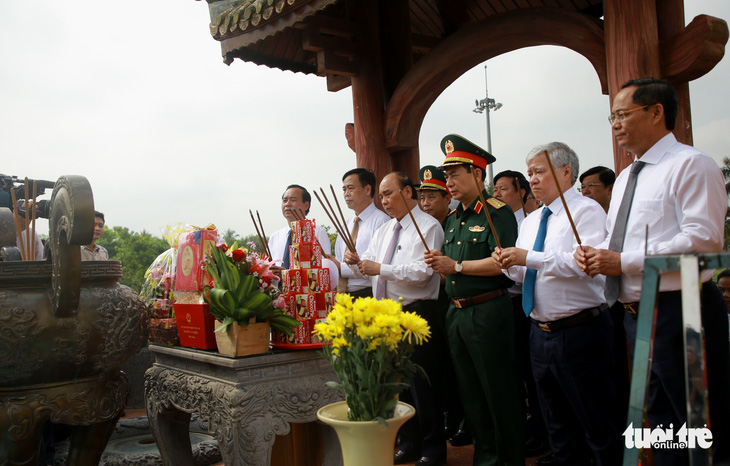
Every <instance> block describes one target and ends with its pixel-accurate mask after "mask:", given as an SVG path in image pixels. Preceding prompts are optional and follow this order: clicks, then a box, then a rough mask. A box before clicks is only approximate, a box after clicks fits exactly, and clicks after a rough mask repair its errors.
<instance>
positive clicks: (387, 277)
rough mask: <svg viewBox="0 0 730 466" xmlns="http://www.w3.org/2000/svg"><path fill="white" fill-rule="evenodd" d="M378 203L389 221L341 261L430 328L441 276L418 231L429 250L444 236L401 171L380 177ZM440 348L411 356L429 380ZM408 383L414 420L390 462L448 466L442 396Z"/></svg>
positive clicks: (432, 345)
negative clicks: (361, 248)
mask: <svg viewBox="0 0 730 466" xmlns="http://www.w3.org/2000/svg"><path fill="white" fill-rule="evenodd" d="M400 193H402V195H403V197H401V194H400ZM404 198H405V199H404ZM380 200H381V202H382V205H383V209H385V212H386V213H387V214H388V215H389V216H390V217H391V220H389V221H388V222H387V223H385V224H384V225H383V226H381V227H380V228H378V230H377V231H376V232H375V234H374V235H373V238H372V240H371V241H370V245H369V246H368V249H367V251H365V253H363V254H362V256H358V255H357V254H354V253H353V252H352V251H347V252H345V256H344V260H345V262H346V263H347V264H348V265H349V266H350V268H351V270H352V271H353V273H354V274H355V275H357V276H358V277H363V278H364V277H369V278H370V280H371V283H372V287H373V294H374V296H375V297H376V298H378V299H380V298H383V297H384V298H388V299H393V300H396V301H397V300H398V299H399V298H403V308H404V310H406V311H412V312H416V313H417V314H418V315H420V316H421V317H423V318H424V319H426V321H427V322H428V323H429V325H430V326H431V327H434V325H435V322H436V313H437V312H438V307H437V304H436V299H437V298H438V294H439V281H440V276H439V274H437V273H434V272H433V270H432V269H431V268H429V267H428V266H427V265H426V262H425V261H424V253H425V252H426V248H425V247H424V245H423V242H422V241H421V236H420V235H419V234H418V229H420V232H421V234H422V235H423V238H424V240H425V242H426V244H427V245H428V249H429V250H431V249H438V248H440V247H441V244H442V243H443V240H444V232H443V230H442V229H441V225H440V224H439V223H438V221H436V219H434V218H433V217H432V216H430V215H428V214H426V213H424V212H423V211H421V209H420V208H419V207H418V202H417V201H416V190H415V187H414V186H413V183H412V182H411V180H410V178H408V175H406V174H405V173H401V172H395V173H390V174H388V175H386V176H385V177H384V178H383V180H382V181H381V182H380ZM409 212H410V213H411V214H412V215H413V218H414V219H415V221H416V224H415V225H414V223H413V220H412V219H411V215H409ZM416 225H417V227H418V229H417V228H416ZM388 256H392V257H388ZM442 350H443V348H441V347H440V345H439V342H437V341H435V340H433V339H432V340H429V341H428V342H427V343H424V344H423V345H420V346H416V351H415V352H414V353H413V355H412V360H413V361H414V362H415V363H416V364H419V365H420V366H421V367H423V369H424V371H425V372H426V374H427V375H428V378H429V379H430V380H431V381H434V380H438V377H439V376H440V372H439V369H440V368H439V366H438V364H435V362H436V361H437V360H438V357H437V356H438V353H439V351H442ZM410 385H411V387H410V388H411V395H412V400H413V402H414V403H415V407H416V417H415V418H414V419H416V420H415V421H413V420H412V421H409V422H408V423H406V425H404V426H403V427H402V428H401V430H400V439H401V443H400V445H399V447H398V448H399V449H398V451H397V452H396V453H395V455H394V463H395V464H402V463H408V462H411V461H417V462H416V464H417V465H418V466H434V465H443V464H445V463H446V437H445V434H444V419H443V410H442V408H441V405H440V399H441V398H440V396H439V394H438V393H436V390H435V389H434V388H433V387H432V386H431V385H429V382H428V381H427V380H425V379H423V378H421V377H418V376H416V377H414V378H412V379H411V381H410Z"/></svg>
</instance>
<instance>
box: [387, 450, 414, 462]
mask: <svg viewBox="0 0 730 466" xmlns="http://www.w3.org/2000/svg"><path fill="white" fill-rule="evenodd" d="M420 457H421V454H420V453H419V452H417V451H415V450H398V451H396V452H395V453H393V464H405V463H412V462H414V461H417V460H418V459H419V458H420Z"/></svg>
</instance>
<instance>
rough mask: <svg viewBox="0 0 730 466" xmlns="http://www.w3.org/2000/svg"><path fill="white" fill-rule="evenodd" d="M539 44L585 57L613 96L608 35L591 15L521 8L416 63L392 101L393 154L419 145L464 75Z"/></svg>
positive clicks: (388, 131)
mask: <svg viewBox="0 0 730 466" xmlns="http://www.w3.org/2000/svg"><path fill="white" fill-rule="evenodd" d="M533 45H560V46H563V47H567V48H569V49H571V50H574V51H575V52H577V53H579V54H581V55H583V56H584V57H585V58H586V59H588V61H589V62H590V63H591V65H593V68H594V69H595V70H596V74H597V77H598V82H599V83H600V86H601V90H602V91H603V92H604V93H606V92H608V84H607V78H606V54H605V49H604V35H603V29H602V28H601V26H600V24H599V23H598V22H597V21H596V20H595V19H594V18H591V17H588V16H585V15H582V14H580V13H576V12H570V11H565V10H560V9H557V8H542V7H538V8H529V9H523V10H515V11H512V12H510V13H505V14H503V15H498V16H495V17H493V18H490V19H487V20H485V21H481V22H479V23H475V24H472V25H470V26H467V27H465V28H463V29H461V30H460V31H459V32H457V33H455V34H453V35H452V36H451V37H448V38H447V39H444V40H443V41H442V42H441V43H440V44H439V45H438V46H437V47H436V48H434V49H433V50H432V51H431V53H429V54H428V55H426V56H424V57H423V58H422V59H421V60H419V61H418V62H416V63H415V64H414V65H413V67H412V68H411V70H410V71H409V72H408V74H407V75H406V76H405V77H404V78H403V80H402V81H401V83H400V85H399V86H398V88H397V89H396V91H395V92H394V94H393V97H392V98H391V99H390V101H389V102H388V107H387V109H386V114H385V137H386V145H387V147H388V150H390V151H391V152H392V151H395V150H406V149H410V148H413V147H418V133H419V131H420V128H421V124H422V122H423V118H424V116H425V115H426V112H427V111H428V109H429V107H430V106H431V104H433V102H434V101H435V100H436V98H437V97H438V96H439V95H440V94H441V92H443V90H444V89H446V88H447V87H448V86H449V85H451V83H453V82H454V81H455V80H456V79H457V78H458V77H459V76H461V75H462V74H464V73H465V72H466V71H468V70H470V69H471V68H473V67H474V66H476V65H478V64H480V63H483V62H484V61H485V60H488V59H490V58H493V57H496V56H498V55H501V54H503V53H507V52H510V51H512V50H517V49H520V48H523V47H529V46H533Z"/></svg>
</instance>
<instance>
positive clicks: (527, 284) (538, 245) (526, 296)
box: [522, 207, 552, 317]
mask: <svg viewBox="0 0 730 466" xmlns="http://www.w3.org/2000/svg"><path fill="white" fill-rule="evenodd" d="M550 214H552V211H551V210H550V209H548V208H547V207H545V208H544V209H543V211H542V217H540V228H538V229H537V237H536V238H535V245H534V246H533V247H532V250H533V251H538V252H541V251H542V250H543V249H544V248H545V236H546V235H547V223H548V217H550ZM536 278H537V270H535V269H527V271H526V272H525V281H524V282H523V283H522V310H523V311H525V315H526V316H528V317H529V316H530V313H531V312H532V310H533V309H535V279H536Z"/></svg>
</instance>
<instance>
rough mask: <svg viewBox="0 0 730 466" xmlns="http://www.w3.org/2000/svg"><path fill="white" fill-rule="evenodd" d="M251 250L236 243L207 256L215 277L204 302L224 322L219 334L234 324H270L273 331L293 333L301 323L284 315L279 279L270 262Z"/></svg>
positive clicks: (206, 260) (210, 270)
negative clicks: (253, 320)
mask: <svg viewBox="0 0 730 466" xmlns="http://www.w3.org/2000/svg"><path fill="white" fill-rule="evenodd" d="M249 246H250V247H251V249H250V250H249V249H245V248H239V247H238V244H237V243H234V244H233V246H231V247H230V248H229V247H228V246H227V245H226V244H221V245H216V247H214V248H212V249H211V251H210V255H209V256H206V258H205V261H204V266H205V269H206V271H207V272H208V273H209V274H210V276H211V277H212V278H213V280H212V282H211V284H210V285H207V286H206V287H205V290H206V291H207V293H206V294H205V297H204V298H205V301H206V302H207V303H208V304H210V312H211V314H213V316H214V317H215V318H216V319H218V320H219V321H221V322H222V325H221V326H220V327H219V328H218V329H217V331H219V332H222V333H225V331H226V329H227V328H228V326H229V325H230V324H232V323H234V322H236V323H237V324H238V325H248V323H249V322H250V321H252V319H255V322H265V321H268V322H269V324H270V325H271V327H272V328H273V329H274V330H278V331H280V332H282V333H285V334H286V335H291V334H292V327H297V326H298V325H299V322H298V321H297V320H296V319H294V318H292V317H290V316H288V315H286V314H284V312H283V311H282V309H283V308H284V300H283V299H282V298H280V297H279V288H278V283H279V279H278V277H276V275H274V273H273V272H272V271H271V270H270V265H271V263H270V262H269V261H268V260H266V259H265V258H262V257H261V256H260V255H259V254H258V253H257V252H256V251H254V250H253V244H249Z"/></svg>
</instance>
